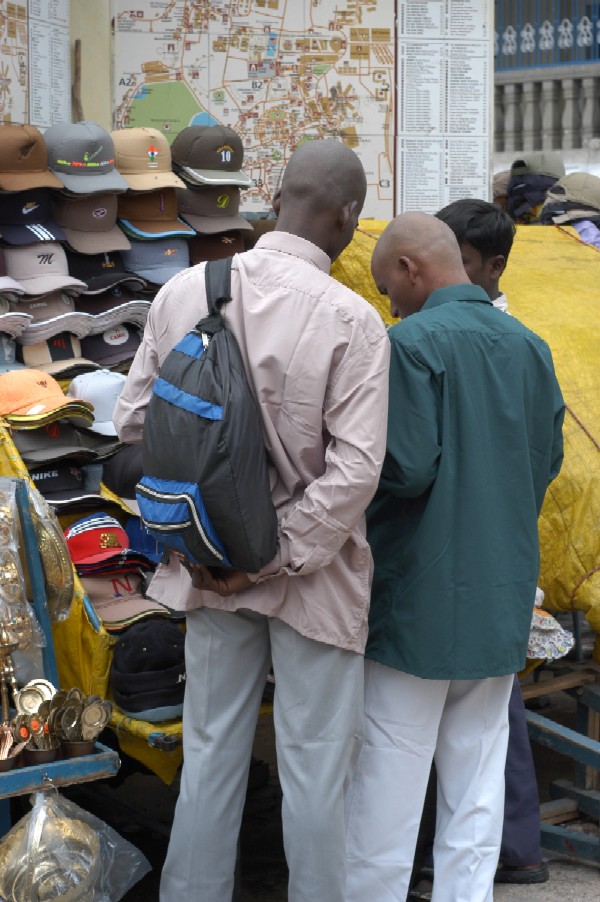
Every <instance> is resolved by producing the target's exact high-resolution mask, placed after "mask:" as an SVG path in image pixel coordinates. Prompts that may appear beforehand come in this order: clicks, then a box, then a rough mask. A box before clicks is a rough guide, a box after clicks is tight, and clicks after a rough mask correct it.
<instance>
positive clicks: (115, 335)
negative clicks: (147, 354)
mask: <svg viewBox="0 0 600 902" xmlns="http://www.w3.org/2000/svg"><path fill="white" fill-rule="evenodd" d="M102 338H103V339H104V341H105V342H106V344H107V345H122V344H124V343H125V342H126V341H127V339H128V338H129V332H128V331H127V329H126V328H125V327H124V326H119V327H118V328H116V329H108V330H107V331H106V332H103V333H102Z"/></svg>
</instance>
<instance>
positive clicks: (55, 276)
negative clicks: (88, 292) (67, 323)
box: [4, 242, 86, 295]
mask: <svg viewBox="0 0 600 902" xmlns="http://www.w3.org/2000/svg"><path fill="white" fill-rule="evenodd" d="M4 260H5V263H6V271H7V273H8V275H9V276H11V277H12V278H13V279H16V281H17V282H20V284H21V285H22V286H23V290H24V292H25V294H38V295H39V294H49V293H50V292H51V291H61V290H62V291H68V292H70V293H72V294H79V292H81V291H84V290H85V288H86V284H85V282H82V281H81V280H80V279H74V278H73V277H72V276H70V275H69V267H68V264H67V257H66V255H65V252H64V250H63V248H62V247H61V245H60V244H56V243H55V242H48V243H47V244H44V245H43V246H42V247H40V246H39V245H32V246H30V247H10V248H8V247H7V248H5V249H4Z"/></svg>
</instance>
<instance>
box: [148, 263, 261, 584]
mask: <svg viewBox="0 0 600 902" xmlns="http://www.w3.org/2000/svg"><path fill="white" fill-rule="evenodd" d="M206 295H207V300H208V311H209V313H208V316H207V317H205V318H204V319H202V320H201V321H200V322H199V323H198V324H197V325H196V326H195V328H194V329H192V330H191V331H190V332H188V333H187V335H185V336H184V337H183V338H182V339H181V341H179V342H178V343H177V344H176V345H175V347H174V348H173V350H172V351H171V352H170V353H169V354H168V355H167V357H166V358H165V360H164V363H163V365H162V367H161V368H160V372H159V375H158V378H157V380H156V382H155V384H154V388H153V391H152V397H151V399H150V402H149V404H148V409H147V411H146V418H145V421H144V435H143V463H144V476H143V477H142V479H141V480H140V482H138V484H137V486H136V498H137V501H138V504H139V506H140V513H141V517H142V520H143V521H144V524H145V525H146V528H147V529H148V530H149V531H150V532H151V533H152V535H154V536H155V537H156V538H157V539H159V540H160V541H161V542H162V543H163V544H164V545H166V546H167V548H170V549H172V550H173V551H177V552H179V553H181V554H183V555H184V556H185V557H186V558H188V559H189V560H191V561H193V562H196V563H199V564H205V565H207V566H216V567H224V568H235V569H236V570H244V571H246V572H249V573H253V572H256V571H258V570H260V568H261V567H262V566H263V565H264V564H266V563H268V562H269V561H270V560H272V558H273V557H274V556H275V552H276V549H277V517H276V513H275V508H274V506H273V501H272V499H271V491H270V487H269V476H268V471H267V453H266V450H265V444H264V435H263V429H262V422H261V418H260V414H259V410H258V405H257V403H256V400H255V398H254V395H253V394H252V391H251V390H250V387H249V385H248V381H247V379H246V373H245V371H244V364H243V361H242V357H241V354H240V350H239V347H238V344H237V342H236V340H235V337H234V335H233V333H232V332H231V331H230V330H229V329H228V328H227V326H226V324H225V320H224V319H223V316H222V315H221V307H222V306H223V305H224V304H227V303H229V302H230V301H231V257H228V258H226V259H224V260H216V261H213V262H210V263H207V264H206Z"/></svg>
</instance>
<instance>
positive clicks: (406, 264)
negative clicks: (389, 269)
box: [398, 257, 418, 285]
mask: <svg viewBox="0 0 600 902" xmlns="http://www.w3.org/2000/svg"><path fill="white" fill-rule="evenodd" d="M398 266H399V267H400V269H401V270H402V271H403V272H404V274H405V275H407V276H408V278H409V279H410V282H411V285H414V284H415V282H416V281H417V275H418V270H417V265H416V263H415V261H414V260H412V259H411V258H410V257H398Z"/></svg>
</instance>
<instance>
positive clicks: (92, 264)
mask: <svg viewBox="0 0 600 902" xmlns="http://www.w3.org/2000/svg"><path fill="white" fill-rule="evenodd" d="M127 245H128V247H131V245H130V243H129V241H128V242H127ZM66 254H67V263H68V266H69V274H70V275H72V276H73V277H74V278H76V279H80V280H81V281H82V282H85V284H86V285H87V288H86V290H85V291H83V292H82V294H84V295H86V296H87V295H94V294H100V293H101V292H104V291H106V290H107V289H110V288H113V287H114V286H116V285H123V286H128V287H130V288H134V289H138V288H143V287H144V285H145V283H144V280H143V279H142V278H141V277H140V276H135V275H134V274H133V273H130V272H127V270H126V269H125V263H124V262H123V257H122V256H121V254H120V253H119V251H105V252H104V253H99V254H78V253H75V252H74V251H70V250H68V249H67V251H66Z"/></svg>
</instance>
